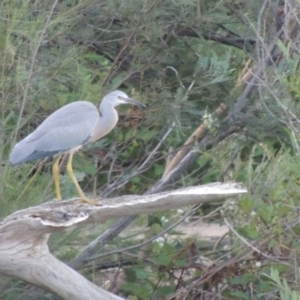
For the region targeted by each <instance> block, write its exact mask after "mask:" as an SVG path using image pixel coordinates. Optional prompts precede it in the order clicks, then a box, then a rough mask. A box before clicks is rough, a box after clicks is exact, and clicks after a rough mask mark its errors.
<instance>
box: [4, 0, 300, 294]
mask: <svg viewBox="0 0 300 300" xmlns="http://www.w3.org/2000/svg"><path fill="white" fill-rule="evenodd" d="M54 4H55V1H41V0H34V1H31V0H30V1H29V0H25V1H19V0H9V1H8V0H4V1H1V3H0V16H1V18H0V54H1V55H0V138H1V143H0V161H1V164H0V195H1V210H0V217H5V216H6V215H8V214H10V213H12V212H14V211H17V210H19V209H22V208H26V207H29V206H32V205H35V204H39V203H41V202H42V201H47V200H50V199H52V198H53V197H54V191H53V182H52V175H51V160H48V161H45V162H42V163H41V164H39V162H32V163H28V164H24V165H22V166H17V167H14V168H11V167H10V166H9V164H8V156H9V153H10V151H11V149H12V147H13V145H14V144H15V143H16V142H17V141H19V140H20V139H22V138H24V137H25V136H26V135H28V134H29V133H30V132H32V131H33V130H34V129H35V128H36V127H37V126H38V125H39V124H40V123H41V122H42V121H43V120H44V119H45V118H46V117H47V116H48V115H49V114H51V113H52V112H53V111H55V110H56V109H57V108H58V107H60V106H62V105H65V104H67V103H69V102H73V101H77V100H79V99H87V100H89V101H91V102H93V103H94V104H95V105H98V103H99V101H100V99H101V97H102V96H103V95H104V94H105V93H106V92H108V91H110V90H112V89H116V88H120V89H122V90H124V91H125V92H127V93H128V94H130V95H132V96H133V97H135V98H137V99H140V100H141V101H143V102H145V103H147V104H149V108H148V109H147V110H146V111H139V110H135V109H132V108H123V109H122V108H121V109H120V110H119V111H120V120H119V123H118V126H117V127H116V128H115V130H114V131H113V132H112V133H110V134H109V135H108V136H106V137H105V138H103V139H101V140H100V141H98V142H96V143H94V144H92V145H88V146H86V147H85V148H84V149H83V151H82V152H81V153H80V154H78V155H76V157H75V158H74V170H75V175H76V177H77V179H78V181H79V182H80V185H81V186H82V187H83V189H84V191H85V192H86V193H89V194H92V195H95V194H97V195H98V194H105V195H106V196H116V195H123V194H142V193H144V192H145V191H146V190H147V189H149V188H150V187H151V186H152V185H153V183H155V182H156V181H157V180H159V179H160V178H161V177H162V175H163V173H164V170H165V165H166V160H167V157H168V156H172V155H173V154H174V152H175V153H176V149H177V148H180V147H182V145H183V144H184V142H185V141H186V140H187V138H188V137H189V136H190V135H191V133H192V132H193V131H194V130H195V129H196V128H197V127H198V126H199V125H200V124H201V123H202V122H205V124H207V125H208V127H209V129H210V133H211V138H212V139H213V140H214V137H217V136H218V134H219V133H220V132H222V130H223V129H224V128H226V126H227V124H226V122H224V123H220V122H219V121H218V120H216V119H215V117H214V115H213V112H214V111H215V109H216V108H217V107H218V105H219V104H220V103H225V104H226V105H227V107H228V108H229V109H231V108H232V107H234V102H236V100H237V98H238V97H239V96H240V94H239V92H240V90H241V89H242V88H241V87H239V88H235V89H234V90H232V87H234V86H235V83H236V77H240V76H241V70H242V68H243V67H244V64H245V62H246V60H247V59H253V57H254V58H255V59H254V60H256V61H261V59H262V58H261V57H256V55H257V54H258V53H259V52H260V49H268V47H267V45H266V44H264V43H267V42H266V41H264V39H266V40H267V39H269V37H270V35H271V30H270V31H268V29H269V27H270V28H271V27H272V24H273V23H272V20H271V19H272V18H274V16H270V15H268V14H271V13H270V12H271V11H272V12H273V7H272V9H270V7H268V9H266V10H265V11H263V10H262V6H261V2H260V1H248V2H247V1H229V0H228V1H219V2H216V1H198V0H197V1H196V0H189V1H184V0H179V1H172V0H168V1H146V2H144V1H140V0H132V1H117V0H116V1H106V2H105V3H98V2H97V1H93V0H78V1H71V0H65V1H58V3H57V5H56V6H55V7H53V5H54ZM295 11H296V10H295ZM262 12H263V15H261V13H262ZM258 15H260V16H261V17H262V18H263V20H264V21H266V23H265V24H264V26H263V28H262V27H261V28H260V27H259V26H261V25H259V24H258V23H254V22H257V19H258ZM274 21H275V20H273V22H274ZM252 22H253V23H252ZM270 24H271V25H270ZM273 25H274V24H273ZM226 28H227V29H226ZM253 28H255V30H253ZM264 28H265V29H264ZM263 30H266V32H262V31H263ZM296 31H297V30H296ZM234 33H236V34H234ZM257 34H262V36H259V37H257ZM285 34H287V33H286V32H285ZM208 36H210V37H212V36H216V37H219V38H225V37H228V36H230V37H232V38H233V39H234V38H235V37H237V36H238V37H239V38H240V37H252V36H253V37H255V40H256V41H257V40H259V41H260V43H261V44H259V46H258V48H257V49H254V47H252V46H251V45H248V44H247V43H245V44H244V45H243V47H242V48H243V49H239V48H237V47H232V46H229V45H226V44H221V42H218V41H217V42H215V41H211V40H207V37H208ZM204 37H205V38H204ZM298 44H299V43H298ZM298 44H297V43H296V44H295V43H294V41H293V40H292V39H290V40H289V41H288V42H286V41H281V40H278V41H277V46H278V48H277V49H278V51H280V52H281V53H282V55H281V56H280V58H278V59H280V63H278V64H277V65H276V67H275V68H274V66H275V62H274V65H272V66H269V65H266V67H265V69H264V76H263V78H261V82H260V83H259V87H258V92H257V93H253V96H252V98H257V101H256V102H255V103H253V106H251V107H250V108H251V109H250V110H249V111H248V107H247V109H246V110H245V112H246V114H245V115H242V116H241V120H239V119H238V120H237V122H239V121H241V122H242V123H243V126H244V127H243V131H241V132H239V133H236V134H234V135H230V136H229V137H228V138H227V139H225V140H223V141H222V142H219V143H215V144H213V147H212V148H211V149H209V150H205V151H204V152H203V151H202V150H201V152H199V157H198V158H197V160H196V162H195V163H194V164H193V166H191V167H190V168H189V169H188V170H187V171H186V172H185V173H183V174H181V177H180V179H179V180H178V181H176V182H174V183H173V185H172V187H171V188H176V187H181V186H190V185H198V184H202V183H210V182H215V181H231V180H232V181H239V182H242V183H244V184H245V185H246V186H247V188H248V191H249V194H248V195H246V196H243V197H241V198H240V199H238V200H232V199H228V201H227V202H226V203H225V204H224V205H223V206H222V212H221V214H220V213H216V214H215V215H214V217H212V218H211V219H213V220H214V221H217V222H220V223H221V222H222V219H223V217H224V216H225V217H226V219H227V220H228V221H229V222H230V224H231V225H232V227H233V228H234V230H235V233H232V234H231V241H232V244H230V245H229V246H230V251H229V250H226V249H217V250H216V249H215V248H214V251H211V247H210V248H209V251H206V250H203V249H202V248H201V246H202V245H203V244H204V242H203V241H202V240H198V239H193V241H190V240H186V239H184V238H183V237H182V236H181V235H180V233H178V232H175V231H173V232H170V233H168V235H167V236H164V237H162V238H161V239H157V240H155V241H153V242H152V243H151V244H150V245H149V246H148V248H147V247H146V248H145V249H142V250H141V252H142V253H138V252H134V254H135V255H136V257H138V258H139V259H137V260H134V263H132V265H130V266H127V265H126V266H122V268H123V269H124V270H125V277H126V279H125V281H124V282H123V284H122V287H121V292H122V293H123V294H124V295H126V296H127V298H128V299H151V298H157V299H165V298H167V297H172V296H173V294H174V293H176V292H177V291H178V290H180V289H181V288H182V289H184V290H186V287H187V286H189V285H190V284H192V285H193V288H192V289H190V290H189V289H187V290H189V291H190V293H191V294H189V295H186V296H187V298H186V299H194V298H192V297H196V298H195V299H197V297H198V298H200V297H202V296H203V294H205V293H206V292H207V293H211V291H212V290H213V288H215V287H216V286H218V283H220V282H217V279H218V278H219V277H220V278H221V279H224V280H225V279H226V280H227V279H229V286H228V287H226V288H224V290H222V296H224V297H227V299H252V298H251V297H252V296H251V297H250V296H249V295H250V292H249V290H247V288H248V287H249V285H251V288H252V290H251V293H252V294H253V297H254V298H255V299H264V298H263V295H264V293H270V294H272V295H274V297H275V296H276V295H275V294H276V293H277V292H278V293H279V294H280V297H281V299H298V298H299V295H298V293H297V292H296V291H297V288H299V287H298V286H297V283H295V282H297V278H298V276H299V274H298V271H295V268H294V267H293V266H294V265H297V264H299V251H300V245H299V242H298V240H299V239H298V235H299V232H300V227H299V225H298V223H297V222H296V221H297V219H298V214H297V210H298V207H299V193H300V188H299V169H300V164H299V129H298V126H299V121H298V119H297V118H298V116H299V115H300V108H299V99H300V89H299V86H300V81H299V59H300V56H299V54H298V52H297V50H295V49H298V48H299V47H298ZM291 51H293V53H292V55H291ZM276 63H277V62H276ZM242 75H244V74H242ZM252 98H251V99H249V100H251V101H252V100H253V101H254V100H255V99H252ZM252 111H254V112H253V113H252ZM291 112H292V114H291ZM242 113H244V111H243V112H242ZM173 123H175V127H174V129H173V131H172V132H171V134H170V135H169V136H168V137H167V138H166V140H164V141H163V143H162V144H161V145H160V147H159V148H158V150H156V151H155V152H153V150H154V149H155V147H156V146H157V145H158V144H159V143H160V141H161V139H162V137H163V136H164V134H165V133H166V132H167V131H168V129H169V128H170V126H171V125H172V124H173ZM193 147H194V148H193V149H194V150H197V149H198V148H197V145H196V143H195V145H193ZM171 148H172V149H173V150H172V149H171ZM174 149H175V150H174ZM150 155H152V156H151V159H150V160H149V161H148V162H147V164H146V165H143V163H144V162H145V161H146V160H147V159H148V158H149V156H150ZM141 166H143V168H141ZM60 179H61V186H62V195H63V197H64V198H69V197H72V196H75V195H76V190H75V188H74V186H73V184H72V183H71V181H70V179H69V177H68V176H67V174H65V173H64V170H63V171H62V174H61V178H60ZM218 206H219V204H218V205H217V207H218ZM215 208H216V206H210V205H207V206H203V207H202V208H201V209H199V211H198V212H197V215H196V217H199V216H200V217H203V216H204V215H205V214H207V213H208V212H211V211H213V210H215ZM178 218H179V215H178V213H176V212H174V211H168V212H163V213H157V214H155V215H153V216H147V217H145V216H141V217H140V218H138V220H137V224H138V225H137V227H138V228H139V230H138V233H137V235H138V234H142V233H143V234H144V231H143V230H144V229H145V228H147V230H145V231H147V234H146V238H151V236H153V235H156V234H158V233H159V232H161V231H162V230H163V229H166V228H167V226H169V225H170V224H172V222H174V221H177V219H178ZM109 225H110V224H108V225H106V226H109ZM105 229H106V227H105V226H99V227H97V226H96V227H95V228H90V227H87V228H83V229H82V230H78V231H76V232H72V233H66V234H64V235H62V236H53V237H52V238H51V240H50V247H51V249H52V250H53V251H54V252H55V254H56V255H58V256H59V257H60V258H61V259H63V260H66V261H68V260H70V259H72V258H73V257H74V256H75V255H76V254H77V253H79V252H80V250H81V249H82V248H83V247H84V246H85V245H86V244H88V243H89V241H90V240H91V239H92V238H95V237H97V236H98V235H99V234H100V233H102V232H103V231H104V230H105ZM148 235H149V236H148ZM134 238H135V234H132V236H130V238H128V237H126V238H124V237H122V238H119V239H116V241H114V242H113V243H112V244H111V245H109V246H110V247H111V248H112V249H119V248H122V247H126V246H132V245H135V244H136V243H137V242H136V240H135V239H134ZM245 241H247V242H248V243H249V244H250V245H253V247H256V248H253V249H259V251H260V252H259V253H258V254H257V256H254V257H251V258H250V259H248V260H246V262H245V267H240V266H238V264H232V265H230V266H228V264H229V263H228V259H227V256H226V255H227V254H228V255H230V256H231V257H233V260H234V258H235V257H237V258H238V259H237V260H238V262H240V257H244V255H245V253H246V254H247V255H249V256H250V254H251V255H252V254H253V253H255V252H256V250H255V251H254V250H253V249H252V248H249V245H245ZM141 242H142V241H141ZM229 246H228V247H229ZM193 247H195V248H196V250H195V249H194V248H193ZM199 249H202V250H201V251H200V250H199ZM202 256H206V257H208V258H209V259H211V260H213V262H214V263H213V264H212V263H211V264H209V267H207V265H205V266H204V267H203V266H202V265H201V263H199V261H198V260H196V259H195V258H200V257H202ZM141 257H143V258H144V257H145V259H144V260H143V259H140V258H141ZM119 258H120V257H119V255H113V256H111V257H110V259H111V261H109V262H111V263H115V264H117V266H118V267H119V266H120V264H119V263H120V262H119V261H118V259H119ZM131 258H132V257H130V258H128V261H130V260H131ZM271 258H273V260H272V259H271ZM275 258H276V259H275ZM130 262H131V261H130ZM229 262H230V260H229ZM261 262H262V264H263V267H261V268H260V267H257V264H258V263H261ZM104 263H106V261H99V262H98V261H97V262H95V266H96V267H95V266H94V265H93V267H92V266H90V265H89V266H87V267H86V269H85V273H84V274H85V276H87V277H89V278H93V279H94V276H97V275H98V276H99V277H100V278H101V280H99V282H101V283H100V284H102V280H103V277H101V274H100V271H99V269H101V264H104ZM223 263H224V267H222V268H221V271H220V270H219V271H218V272H217V273H214V270H215V269H214V266H216V267H218V266H219V265H221V266H222V264H223ZM99 266H100V267H99ZM216 269H217V268H216ZM210 272H211V273H210ZM222 272H223V273H222ZM91 274H92V275H91ZM95 274H96V275H95ZM202 276H203V278H204V279H203V278H202ZM199 278H201V280H202V281H201V280H199V282H198V281H197V280H198V279H199ZM207 278H209V279H211V281H205V280H206V279H207ZM175 282H176V283H175ZM191 282H192V283H191ZM9 285H10V284H7V283H6V282H5V280H1V279H0V288H1V291H4V290H6V287H7V286H9ZM24 286H25V284H23V283H22V284H20V283H19V282H15V281H14V282H12V283H11V287H13V288H14V289H13V291H10V292H9V293H5V292H3V293H4V294H5V297H4V298H5V299H14V298H16V297H17V296H18V293H19V292H20V290H21V289H26V287H25V288H24ZM241 287H242V288H241ZM235 288H236V289H235ZM239 288H240V289H239ZM192 293H195V294H192ZM201 293H202V294H201ZM220 293H221V292H220ZM199 294H201V295H200V296H199ZM209 295H211V294H209ZM189 297H190V298H189ZM1 299H2V298H1ZM274 299H275V298H274Z"/></svg>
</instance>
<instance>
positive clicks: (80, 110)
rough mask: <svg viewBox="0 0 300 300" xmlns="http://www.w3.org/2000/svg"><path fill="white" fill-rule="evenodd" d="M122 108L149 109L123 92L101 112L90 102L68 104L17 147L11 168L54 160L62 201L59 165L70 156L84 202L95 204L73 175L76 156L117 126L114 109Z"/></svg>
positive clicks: (104, 102)
mask: <svg viewBox="0 0 300 300" xmlns="http://www.w3.org/2000/svg"><path fill="white" fill-rule="evenodd" d="M120 104H133V105H137V106H140V107H146V105H144V104H142V103H140V102H138V101H136V100H133V99H131V98H129V97H128V96H127V95H126V94H125V93H124V92H122V91H113V92H111V93H109V94H108V95H106V96H105V97H104V98H103V100H102V101H101V103H100V106H99V110H98V108H97V107H96V106H95V105H94V104H92V103H91V102H88V101H77V102H72V103H69V104H67V105H65V106H63V107H61V108H59V109H58V110H56V111H55V112H54V113H52V114H51V115H50V116H49V117H47V118H46V119H45V120H44V121H43V122H42V123H41V125H40V126H38V127H37V128H36V130H35V131H33V132H32V133H31V134H29V135H28V136H27V137H25V138H24V139H23V140H21V141H20V142H19V143H17V144H16V145H15V147H14V148H13V150H12V152H11V154H10V163H11V165H13V166H15V165H19V164H22V163H25V162H28V161H32V160H37V159H42V158H46V157H49V156H55V157H56V159H55V161H54V164H53V168H52V170H53V177H54V184H55V191H56V198H57V199H58V200H61V193H60V186H59V161H60V158H61V156H62V155H63V154H67V153H68V154H69V158H68V163H67V171H68V174H69V176H70V177H71V179H72V181H73V183H74V185H75V187H76V189H77V191H78V194H79V196H80V198H81V201H82V202H87V203H90V204H94V202H93V201H92V200H89V199H87V198H86V196H85V195H84V193H83V191H82V189H81V188H80V186H79V184H78V182H77V180H76V177H75V175H74V172H73V167H72V160H73V154H74V153H75V152H76V151H78V150H79V149H80V148H81V147H82V146H84V145H86V144H88V143H90V142H94V141H96V140H99V139H100V138H102V137H103V136H105V135H107V134H108V133H109V132H110V131H111V130H112V129H113V128H114V127H115V126H116V124H117V122H118V119H119V116H118V112H117V111H116V109H115V107H116V106H118V105H120Z"/></svg>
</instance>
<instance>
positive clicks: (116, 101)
mask: <svg viewBox="0 0 300 300" xmlns="http://www.w3.org/2000/svg"><path fill="white" fill-rule="evenodd" d="M102 103H103V104H104V103H105V104H106V103H109V104H110V105H112V106H113V107H116V106H118V105H121V104H132V105H137V106H139V107H143V108H146V107H147V106H146V105H145V104H143V103H140V102H138V101H136V100H133V99H131V98H129V97H128V96H127V95H126V94H125V93H124V92H122V91H118V90H116V91H113V92H111V93H109V94H107V95H106V96H105V97H104V98H103V100H102ZM102 103H101V104H102Z"/></svg>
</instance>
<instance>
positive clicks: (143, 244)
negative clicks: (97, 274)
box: [85, 204, 202, 262]
mask: <svg viewBox="0 0 300 300" xmlns="http://www.w3.org/2000/svg"><path fill="white" fill-rule="evenodd" d="M201 205H202V204H200V205H197V206H196V207H195V208H193V209H191V210H190V211H189V212H188V213H186V214H185V215H184V216H183V217H181V218H180V219H179V220H178V221H177V222H175V223H173V224H172V225H170V226H169V227H168V228H166V229H165V230H163V231H161V232H160V233H159V234H157V235H155V236H153V237H151V238H150V239H148V240H146V241H144V242H142V243H140V244H137V245H134V246H129V247H126V248H122V249H117V250H114V251H110V252H106V253H102V254H99V255H94V256H91V257H89V258H88V259H87V260H86V261H85V262H89V261H92V260H95V259H99V258H101V257H104V256H107V255H112V254H116V253H122V252H127V251H130V250H133V249H136V248H140V247H143V246H145V245H147V244H149V243H151V242H153V241H154V240H156V239H157V238H159V237H161V236H162V235H164V234H165V233H167V232H168V231H170V230H171V229H173V228H174V227H176V226H177V225H178V224H180V223H181V222H183V221H184V220H185V219H186V218H187V217H188V216H190V215H191V214H192V213H194V212H195V211H196V210H197V209H199V207H200V206H201Z"/></svg>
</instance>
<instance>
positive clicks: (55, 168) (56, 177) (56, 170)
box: [52, 155, 61, 200]
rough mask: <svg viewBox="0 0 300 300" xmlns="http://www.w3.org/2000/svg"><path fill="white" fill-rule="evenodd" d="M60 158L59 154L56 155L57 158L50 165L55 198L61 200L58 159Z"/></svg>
mask: <svg viewBox="0 0 300 300" xmlns="http://www.w3.org/2000/svg"><path fill="white" fill-rule="evenodd" d="M60 158H61V155H59V156H57V158H56V159H55V162H54V164H53V166H52V171H53V178H54V185H55V192H56V198H57V200H61V194H60V187H59V161H60Z"/></svg>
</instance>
